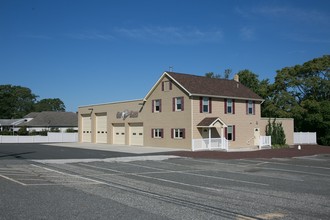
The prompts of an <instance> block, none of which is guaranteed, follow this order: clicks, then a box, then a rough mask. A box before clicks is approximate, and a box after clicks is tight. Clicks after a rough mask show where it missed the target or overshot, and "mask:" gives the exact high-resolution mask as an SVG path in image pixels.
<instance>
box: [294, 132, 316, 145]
mask: <svg viewBox="0 0 330 220" xmlns="http://www.w3.org/2000/svg"><path fill="white" fill-rule="evenodd" d="M293 142H294V144H317V141H316V132H294V134H293Z"/></svg>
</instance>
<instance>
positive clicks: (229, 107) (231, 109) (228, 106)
mask: <svg viewBox="0 0 330 220" xmlns="http://www.w3.org/2000/svg"><path fill="white" fill-rule="evenodd" d="M225 114H235V99H225Z"/></svg>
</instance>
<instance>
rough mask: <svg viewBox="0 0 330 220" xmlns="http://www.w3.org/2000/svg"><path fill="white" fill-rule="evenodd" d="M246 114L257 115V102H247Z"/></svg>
mask: <svg viewBox="0 0 330 220" xmlns="http://www.w3.org/2000/svg"><path fill="white" fill-rule="evenodd" d="M246 114H248V115H254V114H255V102H254V101H251V100H249V101H247V102H246Z"/></svg>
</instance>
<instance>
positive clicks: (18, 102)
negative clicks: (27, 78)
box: [0, 85, 37, 119]
mask: <svg viewBox="0 0 330 220" xmlns="http://www.w3.org/2000/svg"><path fill="white" fill-rule="evenodd" d="M36 98H37V96H36V95H34V94H33V93H32V92H31V90H30V89H29V88H25V87H21V86H13V85H0V118H3V119H6V118H22V117H23V116H25V115H26V114H28V113H30V112H31V111H33V109H34V108H33V107H34V103H35V101H36Z"/></svg>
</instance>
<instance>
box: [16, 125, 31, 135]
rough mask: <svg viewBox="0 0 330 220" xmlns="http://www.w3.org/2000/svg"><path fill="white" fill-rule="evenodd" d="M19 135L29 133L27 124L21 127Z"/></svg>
mask: <svg viewBox="0 0 330 220" xmlns="http://www.w3.org/2000/svg"><path fill="white" fill-rule="evenodd" d="M17 134H18V135H23V136H25V135H29V131H28V130H27V128H26V126H22V127H20V129H19V130H18V132H17Z"/></svg>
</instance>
